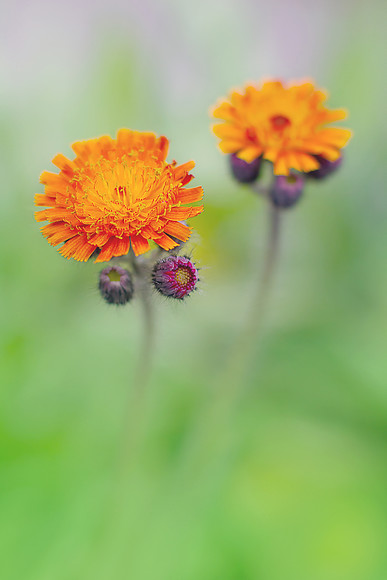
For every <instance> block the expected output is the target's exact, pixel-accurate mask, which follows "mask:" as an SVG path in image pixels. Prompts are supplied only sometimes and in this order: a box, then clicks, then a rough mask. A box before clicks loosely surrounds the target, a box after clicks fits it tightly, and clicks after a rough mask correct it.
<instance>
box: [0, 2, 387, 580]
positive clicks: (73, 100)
mask: <svg viewBox="0 0 387 580" xmlns="http://www.w3.org/2000/svg"><path fill="white" fill-rule="evenodd" d="M386 16H387V7H386V4H385V3H384V2H382V1H380V2H376V1H375V2H370V3H364V2H362V1H360V0H348V1H345V0H339V1H333V0H327V1H324V2H311V1H310V0H294V1H292V2H289V1H288V0H274V1H272V2H263V1H256V2H254V1H252V0H250V1H248V0H222V2H215V1H211V0H207V1H205V0H196V1H195V2H187V1H183V0H180V1H179V0H164V1H163V2H157V1H156V0H142V1H140V0H138V1H135V0H126V1H124V0H112V1H111V2H109V3H107V2H102V1H100V0H95V1H91V0H90V1H86V0H77V1H76V0H68V1H67V2H55V1H54V2H53V1H48V0H32V1H29V2H27V1H26V0H24V1H20V0H14V1H12V2H11V1H7V2H4V0H3V2H2V4H1V14H0V68H1V79H0V174H1V194H0V207H1V212H0V222H1V228H0V236H1V240H2V241H1V246H0V248H1V249H0V254H1V256H0V258H1V261H0V289H1V309H0V310H1V325H0V340H1V370H0V373H1V375H0V379H1V390H0V577H1V579H2V580H80V579H82V580H107V579H109V580H110V579H114V580H198V579H200V580H285V579H286V580H293V579H294V580H311V579H312V580H385V579H386V578H387V551H386V544H387V520H386V518H387V495H386V489H387V462H386V455H387V358H386V325H387V271H386V255H387V227H386V224H387V197H386V195H385V183H386V176H385V157H386V152H387V149H386V130H385V113H384V111H385V95H386V89H387V82H386V75H385V54H386V45H385V21H386ZM261 77H280V78H284V79H299V78H305V77H312V78H314V79H315V80H316V82H317V84H318V85H320V86H322V87H326V88H327V89H328V90H329V92H330V94H331V98H330V101H329V105H330V106H331V107H342V106H344V107H346V108H348V110H349V112H350V117H349V120H348V122H347V123H343V125H344V126H345V125H346V126H349V127H351V128H352V129H353V130H354V138H353V140H352V142H351V143H350V145H349V147H348V148H347V151H346V153H347V155H346V163H345V166H344V167H343V169H342V170H341V171H340V173H339V174H337V175H336V176H335V177H332V178H331V179H330V180H327V181H326V182H325V183H324V184H313V185H310V186H309V187H308V190H307V192H306V194H305V197H304V199H303V201H302V203H300V205H299V206H298V207H297V209H294V211H291V212H289V213H288V214H287V215H286V216H285V217H286V219H285V220H284V221H285V223H284V231H283V238H282V244H281V257H280V261H281V263H280V269H279V271H278V273H277V277H276V283H275V291H274V293H273V295H272V297H271V303H270V309H269V310H268V311H267V313H266V320H265V332H264V336H263V337H262V340H261V342H260V345H259V347H258V345H257V349H256V351H255V354H254V357H253V360H252V361H250V364H249V366H248V368H246V373H245V376H244V378H243V380H242V379H241V380H240V382H239V383H238V384H231V385H230V384H229V382H230V381H228V380H227V377H224V380H223V382H221V383H220V384H219V380H216V377H219V376H221V371H222V369H224V368H225V364H226V362H227V359H228V353H229V352H230V350H231V349H232V346H233V343H234V342H235V340H236V336H237V333H238V328H239V327H240V325H241V323H242V321H243V320H244V319H245V318H246V316H248V303H249V299H250V298H251V296H252V294H253V292H254V287H255V285H256V282H257V278H258V273H259V268H260V266H261V264H262V256H263V246H264V239H265V231H266V212H265V209H266V208H265V205H264V203H263V201H262V200H260V199H258V198H256V197H254V196H253V195H251V193H250V191H249V190H248V189H246V188H244V187H241V186H238V185H237V184H235V183H233V182H232V181H231V179H230V177H229V174H228V171H227V165H226V159H225V158H224V156H222V155H221V154H220V152H219V151H218V150H217V148H216V139H215V138H214V136H213V135H212V134H211V132H210V129H209V126H210V120H209V116H208V111H209V108H210V107H211V105H213V104H214V103H215V102H216V100H217V99H218V98H219V97H220V96H223V95H225V94H226V93H227V92H228V91H229V89H230V88H231V87H235V86H240V85H243V84H244V83H245V82H246V81H247V80H258V79H260V78H261ZM122 126H126V127H130V128H133V129H136V130H151V131H155V132H156V133H158V134H165V135H167V136H168V138H169V139H170V141H171V154H170V155H171V157H170V158H171V159H172V158H176V159H177V160H178V161H179V162H183V161H186V160H188V159H194V160H195V161H196V163H197V167H196V169H195V182H194V183H195V184H197V185H199V184H201V185H203V186H204V189H205V192H206V197H205V211H204V213H203V214H202V215H201V216H200V217H198V218H195V220H193V222H192V225H195V226H196V234H195V236H194V243H193V244H192V255H193V257H194V258H195V260H197V261H198V263H199V264H200V266H201V268H202V270H201V278H202V281H201V285H200V291H199V292H197V293H196V294H195V295H194V296H192V298H190V299H189V300H186V301H185V302H184V303H183V304H180V303H179V304H175V303H171V302H167V301H163V300H162V299H160V298H159V297H157V296H155V297H154V298H155V303H156V309H157V319H158V332H157V348H156V352H155V356H154V365H153V371H152V375H151V380H150V383H149V385H148V389H147V392H146V394H145V395H144V397H143V399H142V402H141V417H140V418H139V416H138V413H136V412H134V411H133V409H132V408H130V405H131V401H132V402H133V399H132V398H131V394H133V392H134V391H135V388H136V385H135V384H134V382H133V376H134V374H133V373H134V368H135V366H136V360H137V358H138V352H139V348H140V342H141V336H142V326H141V323H142V320H141V308H140V305H139V304H138V303H137V302H133V304H131V305H128V306H127V307H125V308H117V309H116V308H112V307H109V306H108V305H106V304H105V303H104V302H103V301H102V299H101V298H100V296H99V294H98V291H97V289H96V280H97V275H98V272H99V269H100V268H99V267H98V265H95V264H92V263H90V264H86V265H85V264H79V263H76V262H74V261H67V260H65V259H63V258H62V257H61V256H60V255H59V254H58V253H57V252H56V251H55V250H54V249H53V248H51V247H50V246H49V245H48V244H47V242H46V241H45V240H44V239H43V238H42V236H41V235H40V233H39V227H38V224H36V222H35V221H34V218H33V211H34V207H33V195H34V193H36V192H41V191H42V186H41V185H40V184H39V175H40V173H41V172H42V171H43V170H46V169H47V170H50V169H52V166H51V163H50V160H51V159H52V157H53V156H54V155H55V154H56V153H57V152H63V153H64V154H66V155H71V151H70V144H71V143H72V142H73V141H76V140H82V139H87V138H91V137H95V136H98V135H103V134H110V135H112V136H114V135H115V133H116V131H117V129H118V128H120V127H122ZM230 392H233V393H234V395H235V397H234V400H233V401H232V404H226V405H225V404H224V401H225V400H228V401H229V397H228V395H227V393H230ZM128 407H129V408H128ZM134 426H136V427H135V428H134ZM134 434H135V436H134ZM132 440H133V441H134V443H133V441H132ZM122 450H124V451H122Z"/></svg>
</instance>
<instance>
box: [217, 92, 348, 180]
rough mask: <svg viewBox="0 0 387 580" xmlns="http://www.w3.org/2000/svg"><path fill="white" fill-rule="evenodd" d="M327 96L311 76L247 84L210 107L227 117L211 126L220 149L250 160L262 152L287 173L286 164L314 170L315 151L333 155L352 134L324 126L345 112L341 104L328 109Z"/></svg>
mask: <svg viewBox="0 0 387 580" xmlns="http://www.w3.org/2000/svg"><path fill="white" fill-rule="evenodd" d="M326 98H327V94H326V93H324V92H323V91H321V90H317V89H315V87H314V86H313V84H312V83H310V82H305V83H302V84H298V85H289V86H287V87H286V86H284V85H283V84H282V83H281V82H280V81H268V82H265V83H263V84H262V86H261V87H259V86H247V87H246V88H245V90H244V91H241V92H236V91H235V92H232V93H231V95H230V99H229V101H223V102H222V103H220V104H219V106H218V107H217V108H216V109H215V110H214V111H213V116H214V117H216V118H219V119H223V120H224V121H225V123H221V124H219V125H215V126H214V128H213V131H214V133H215V135H217V136H218V137H220V139H221V141H220V144H219V147H220V149H221V150H222V151H223V153H236V154H237V156H238V157H239V158H240V159H243V160H244V161H247V162H248V163H251V162H252V161H253V160H254V159H256V158H257V157H259V156H261V155H262V156H263V158H264V159H268V160H269V161H271V162H272V163H273V165H274V173H275V174H276V175H289V170H290V169H296V170H297V171H303V172H309V171H313V170H315V169H318V168H319V166H320V164H319V162H318V160H317V159H316V157H315V156H316V155H319V156H321V157H323V158H325V159H327V160H328V161H335V160H336V159H338V158H339V157H340V149H341V148H342V147H344V145H345V144H346V143H347V141H348V140H349V138H350V136H351V131H349V130H348V129H339V128H337V127H326V125H327V124H329V123H332V122H334V121H339V120H340V119H344V118H345V117H346V116H347V114H346V112H345V111H344V110H343V109H337V110H334V111H333V110H329V109H327V108H326V107H325V106H324V104H323V103H324V101H325V100H326Z"/></svg>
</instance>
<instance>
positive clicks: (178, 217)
mask: <svg viewBox="0 0 387 580" xmlns="http://www.w3.org/2000/svg"><path fill="white" fill-rule="evenodd" d="M202 211H203V206H202V205H199V206H197V207H173V208H172V209H171V210H170V211H168V212H167V213H166V214H165V218H166V219H168V220H172V221H178V222H180V221H182V220H186V219H188V218H190V217H194V216H195V215H199V214H200V213H201V212H202Z"/></svg>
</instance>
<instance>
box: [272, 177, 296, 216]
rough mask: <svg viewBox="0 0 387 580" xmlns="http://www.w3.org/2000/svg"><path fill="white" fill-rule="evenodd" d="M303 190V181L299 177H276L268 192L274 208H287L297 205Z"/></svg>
mask: <svg viewBox="0 0 387 580" xmlns="http://www.w3.org/2000/svg"><path fill="white" fill-rule="evenodd" d="M303 190H304V179H303V177H301V175H298V174H296V173H290V174H289V175H277V176H276V177H275V178H274V183H273V185H272V188H271V190H270V192H269V195H270V199H271V201H272V203H273V204H274V205H275V206H276V207H280V208H289V207H292V206H293V205H295V204H296V203H297V201H298V200H299V199H300V197H301V195H302V192H303Z"/></svg>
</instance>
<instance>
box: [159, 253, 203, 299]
mask: <svg viewBox="0 0 387 580" xmlns="http://www.w3.org/2000/svg"><path fill="white" fill-rule="evenodd" d="M152 280H153V284H154V287H155V288H156V290H157V291H158V292H160V294H163V296H168V297H169V298H177V299H179V300H183V298H185V297H186V296H188V295H189V294H191V292H193V290H195V289H196V285H197V282H198V280H199V276H198V270H197V268H196V266H195V264H194V263H193V262H192V261H191V260H190V258H188V257H187V256H168V258H164V259H162V260H160V261H159V262H157V263H156V264H155V265H154V267H153V272H152Z"/></svg>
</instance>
